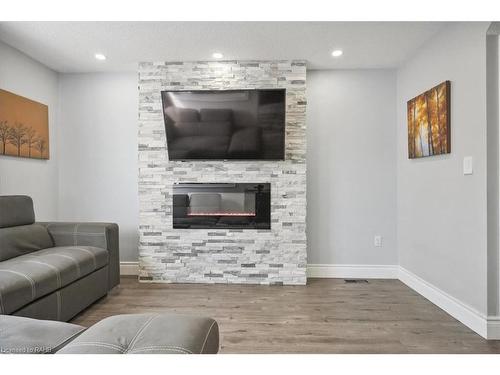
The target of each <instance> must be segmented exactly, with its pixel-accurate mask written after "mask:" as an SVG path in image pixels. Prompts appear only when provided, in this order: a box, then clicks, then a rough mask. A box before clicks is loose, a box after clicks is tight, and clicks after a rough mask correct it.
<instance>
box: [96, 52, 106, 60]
mask: <svg viewBox="0 0 500 375" xmlns="http://www.w3.org/2000/svg"><path fill="white" fill-rule="evenodd" d="M95 58H96V59H97V60H101V61H102V60H106V56H104V55H103V54H102V53H96V54H95Z"/></svg>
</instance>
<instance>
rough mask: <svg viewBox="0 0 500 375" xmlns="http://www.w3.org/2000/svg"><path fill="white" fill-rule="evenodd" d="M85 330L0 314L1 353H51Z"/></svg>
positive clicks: (60, 323)
mask: <svg viewBox="0 0 500 375" xmlns="http://www.w3.org/2000/svg"><path fill="white" fill-rule="evenodd" d="M85 329H86V328H85V327H82V326H78V325H76V324H69V323H62V322H54V321H51V320H38V319H29V318H24V317H18V316H11V315H0V354H52V353H55V352H56V351H58V350H59V349H60V348H62V347H63V346H64V345H66V344H67V343H68V342H70V341H71V340H72V339H74V338H75V337H76V336H78V335H79V334H80V333H82V332H83V331H85Z"/></svg>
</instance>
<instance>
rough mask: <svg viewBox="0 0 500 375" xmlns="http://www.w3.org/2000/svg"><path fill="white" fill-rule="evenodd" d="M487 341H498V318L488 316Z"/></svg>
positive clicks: (499, 328) (499, 320)
mask: <svg viewBox="0 0 500 375" xmlns="http://www.w3.org/2000/svg"><path fill="white" fill-rule="evenodd" d="M487 339H488V340H500V316H488V337H487Z"/></svg>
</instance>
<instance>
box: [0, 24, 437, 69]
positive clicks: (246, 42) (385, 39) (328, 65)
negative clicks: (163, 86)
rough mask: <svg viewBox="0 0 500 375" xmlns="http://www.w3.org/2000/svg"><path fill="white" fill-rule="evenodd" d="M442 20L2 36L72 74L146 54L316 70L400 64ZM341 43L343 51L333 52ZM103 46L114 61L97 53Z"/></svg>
mask: <svg viewBox="0 0 500 375" xmlns="http://www.w3.org/2000/svg"><path fill="white" fill-rule="evenodd" d="M444 26H445V23H443V22H0V40H2V41H4V42H5V43H7V44H10V45H11V46H13V47H15V48H17V49H19V50H21V51H23V52H24V53H26V54H27V55H29V56H31V57H33V58H34V59H36V60H38V61H40V62H42V63H43V64H45V65H47V66H49V67H50V68H52V69H54V70H56V71H59V72H66V73H77V72H110V71H132V70H136V66H137V62H139V61H179V60H181V61H190V60H210V59H212V57H211V55H212V53H213V52H214V51H220V52H222V53H223V54H224V59H227V60H232V59H259V60H265V59H304V60H307V64H308V68H309V69H357V68H394V67H397V66H398V65H400V64H401V63H402V62H403V61H405V60H406V59H407V58H408V57H410V56H411V55H412V54H413V53H414V51H415V50H416V49H417V48H419V47H421V46H422V45H423V44H424V43H425V42H426V41H427V40H428V39H429V38H431V37H432V36H433V35H434V34H435V33H436V32H438V31H439V30H440V29H441V28H443V27H444ZM336 48H341V49H343V50H344V55H343V56H342V57H340V58H337V59H334V58H332V57H331V55H330V53H331V51H332V50H333V49H336ZM96 52H100V53H103V54H105V55H106V56H107V60H106V61H104V62H102V61H97V60H95V59H94V54H95V53H96Z"/></svg>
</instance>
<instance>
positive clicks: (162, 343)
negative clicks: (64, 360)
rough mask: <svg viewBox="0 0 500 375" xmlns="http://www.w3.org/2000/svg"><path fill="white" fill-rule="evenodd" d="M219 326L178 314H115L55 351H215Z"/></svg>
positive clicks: (161, 352) (210, 352) (112, 352)
mask: <svg viewBox="0 0 500 375" xmlns="http://www.w3.org/2000/svg"><path fill="white" fill-rule="evenodd" d="M218 350H219V327H218V325H217V322H216V321H215V320H213V319H210V318H202V317H196V316H186V315H177V314H156V315H155V314H134V315H115V316H112V317H109V318H106V319H104V320H101V321H100V322H99V323H97V324H95V325H93V326H92V327H90V328H89V329H87V330H86V331H85V332H83V333H82V334H81V335H80V336H78V337H77V338H76V339H75V340H73V341H71V342H70V343H69V344H68V345H66V346H65V347H64V348H62V349H61V350H59V351H58V354H80V353H82V354H85V353H87V354H215V353H217V352H218Z"/></svg>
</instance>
